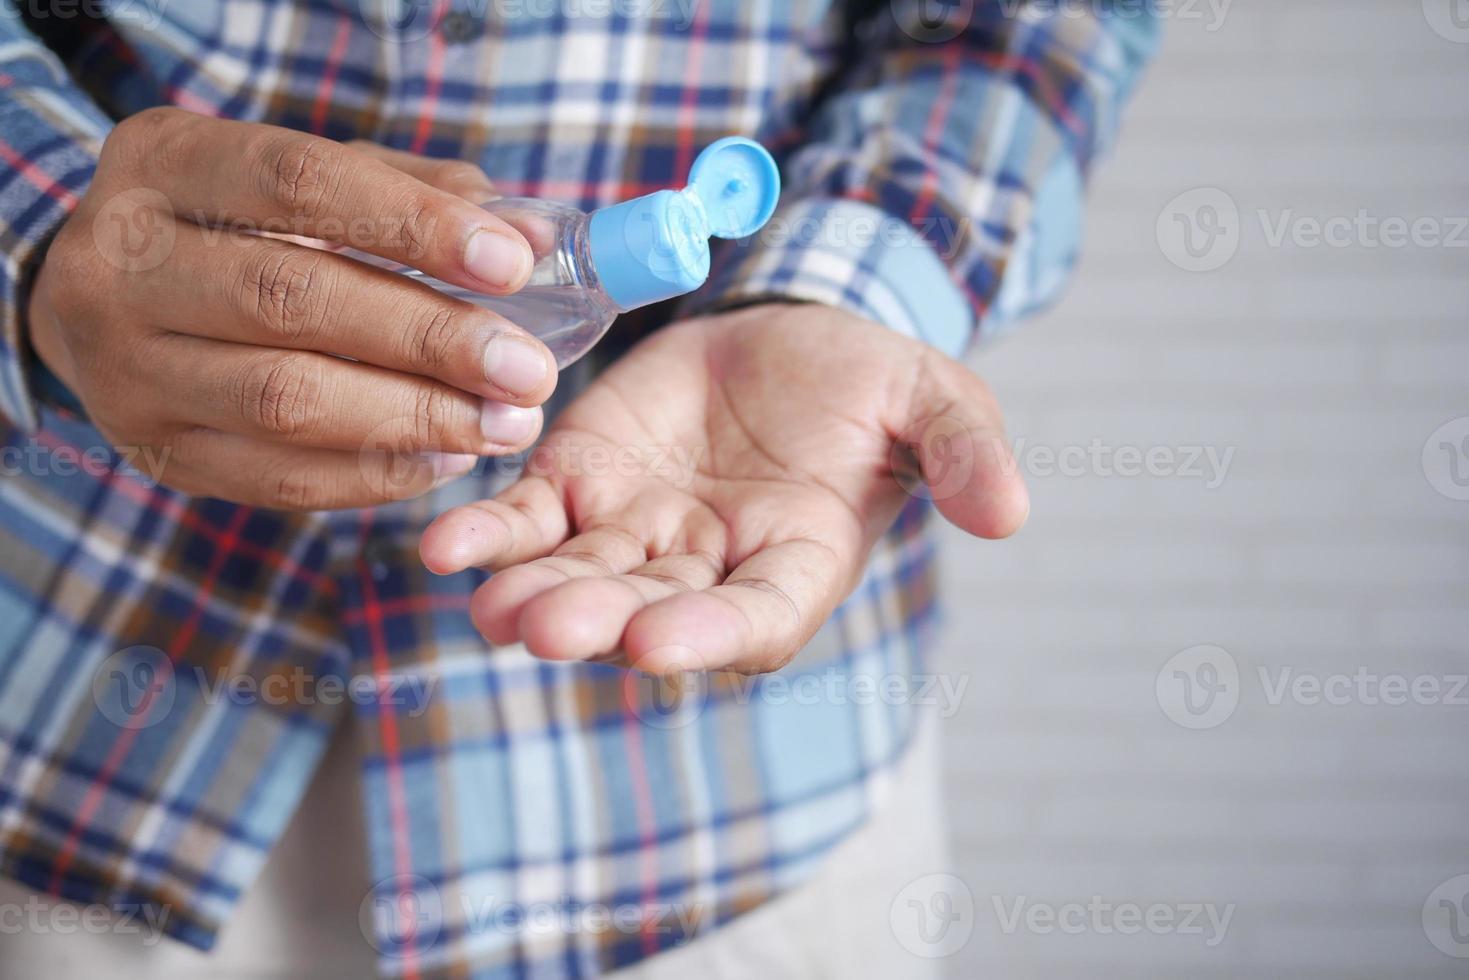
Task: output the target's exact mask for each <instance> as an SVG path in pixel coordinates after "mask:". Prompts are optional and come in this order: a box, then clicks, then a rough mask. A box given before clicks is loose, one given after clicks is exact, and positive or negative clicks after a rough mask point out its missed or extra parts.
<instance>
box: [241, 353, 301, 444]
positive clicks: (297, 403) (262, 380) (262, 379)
mask: <svg viewBox="0 0 1469 980" xmlns="http://www.w3.org/2000/svg"><path fill="white" fill-rule="evenodd" d="M320 399H321V383H320V380H319V378H318V375H317V372H316V371H315V370H314V369H312V368H310V367H308V366H307V364H306V363H305V360H304V358H302V357H301V356H300V355H295V354H285V355H281V356H276V357H270V358H264V359H261V360H260V361H259V362H257V364H256V365H255V366H254V367H252V368H251V369H250V370H248V371H246V372H245V375H244V378H243V381H242V383H241V384H240V414H241V416H242V417H244V418H245V419H246V420H247V421H249V422H251V423H252V424H254V425H256V426H258V427H259V428H260V429H262V430H264V431H265V432H268V433H271V434H273V435H277V436H281V437H283V438H286V439H296V438H300V437H302V436H304V435H305V434H306V433H307V432H308V431H309V429H310V426H311V422H312V420H313V419H314V418H315V417H316V407H317V405H318V403H319V401H320Z"/></svg>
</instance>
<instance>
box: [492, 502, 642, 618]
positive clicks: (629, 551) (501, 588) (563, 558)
mask: <svg viewBox="0 0 1469 980" xmlns="http://www.w3.org/2000/svg"><path fill="white" fill-rule="evenodd" d="M647 561H648V552H647V549H646V547H645V546H644V545H643V543H642V542H641V541H640V540H638V539H636V538H635V537H634V536H633V535H631V534H630V533H629V532H627V531H625V530H621V529H619V528H614V527H601V528H595V529H593V530H589V531H587V532H585V533H583V534H578V535H576V536H575V537H573V538H571V539H570V540H569V541H567V542H566V543H565V544H562V545H561V546H560V547H558V548H557V549H556V550H555V552H553V553H552V554H551V555H550V556H548V557H545V558H538V559H536V560H535V561H532V562H528V563H526V564H524V565H516V566H514V567H512V568H507V569H506V570H505V571H503V572H500V573H499V574H498V575H495V576H494V577H492V578H491V579H490V580H489V581H488V582H486V583H485V584H484V585H482V586H480V588H479V590H478V591H477V592H476V593H475V595H474V598H473V599H472V600H471V602H470V607H469V615H470V619H471V620H472V621H473V622H474V625H475V627H476V628H477V629H479V631H480V632H481V633H482V634H483V635H484V636H485V638H486V639H488V640H489V641H490V642H491V643H494V644H505V643H513V642H515V641H516V640H519V639H521V638H522V637H521V635H520V630H519V618H520V612H521V609H522V608H523V607H524V605H525V604H526V603H527V602H529V601H530V600H531V599H533V598H535V597H536V596H538V595H540V594H541V593H542V592H544V591H546V590H547V589H550V588H553V587H554V586H557V585H560V584H562V583H564V582H569V581H571V580H573V579H578V578H587V577H594V576H595V577H605V576H612V575H623V574H625V573H627V572H629V571H631V570H632V569H634V568H637V567H638V566H639V565H642V564H644V563H646V562H647Z"/></svg>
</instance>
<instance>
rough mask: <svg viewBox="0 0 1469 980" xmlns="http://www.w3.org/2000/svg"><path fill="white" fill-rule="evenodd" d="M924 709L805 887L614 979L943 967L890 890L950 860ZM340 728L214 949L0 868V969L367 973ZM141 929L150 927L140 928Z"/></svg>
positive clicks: (144, 976) (347, 753) (210, 976)
mask: <svg viewBox="0 0 1469 980" xmlns="http://www.w3.org/2000/svg"><path fill="white" fill-rule="evenodd" d="M933 721H934V720H933V719H925V720H924V722H923V724H921V725H920V727H919V733H918V737H917V740H916V742H915V744H914V746H913V748H912V750H911V751H910V752H909V753H908V755H907V757H906V758H905V759H904V760H903V763H902V764H901V766H900V767H899V770H898V772H897V774H896V778H895V781H894V784H893V786H892V792H891V793H890V794H889V795H888V798H887V800H886V804H885V805H884V806H882V807H880V808H879V809H878V811H877V812H876V813H875V814H874V816H873V819H872V820H871V821H869V822H868V823H867V824H866V825H865V826H864V827H863V828H862V829H861V830H859V831H858V832H857V833H855V834H854V835H853V836H852V837H850V838H848V839H847V840H846V841H843V842H842V844H840V845H839V846H838V847H837V849H836V850H835V851H834V852H833V853H832V854H831V856H830V857H829V858H828V859H827V860H826V862H825V866H824V867H823V868H822V869H821V870H820V871H818V872H817V874H816V875H815V876H814V877H813V878H812V880H810V881H809V882H807V883H806V884H804V885H802V886H801V887H800V888H798V889H796V890H795V891H793V892H790V893H788V894H786V895H784V896H782V897H781V898H779V899H777V900H775V901H773V902H771V903H769V904H767V905H764V906H762V907H761V908H759V909H756V910H755V911H753V912H750V913H749V914H747V915H744V916H742V917H740V918H739V919H736V920H735V921H734V922H732V923H730V924H729V925H727V926H725V927H724V928H722V929H720V930H718V931H716V932H714V933H711V934H710V935H708V936H706V937H703V938H701V939H699V940H698V941H696V942H693V943H690V944H689V945H688V946H685V947H683V948H681V949H677V950H673V951H670V952H667V953H664V954H662V955H659V956H656V957H654V958H652V959H650V960H646V961H644V962H643V963H640V964H638V965H637V966H635V967H632V968H630V969H627V970H623V971H620V972H619V973H617V974H616V976H617V977H618V978H620V980H675V978H678V980H683V978H687V977H699V978H701V980H702V978H709V980H744V978H750V980H780V978H786V977H791V978H802V980H806V978H821V977H833V978H835V977H840V978H843V980H847V978H859V980H860V978H866V977H872V978H883V980H886V978H890V977H903V978H915V980H920V978H924V977H931V976H938V975H939V973H938V967H939V966H940V965H941V963H942V961H941V960H934V959H925V958H922V957H920V956H917V955H915V954H914V953H913V952H912V951H911V949H912V948H913V947H914V946H915V943H914V941H913V939H912V936H911V935H908V934H907V933H908V931H907V930H906V929H904V928H902V927H901V920H899V923H900V925H899V928H896V929H895V927H894V924H893V923H894V920H893V919H891V918H890V917H891V916H893V915H902V914H906V913H905V912H904V910H902V909H899V910H898V911H897V912H894V907H895V904H897V903H899V899H900V892H903V889H904V887H905V886H907V885H909V884H910V883H911V882H913V881H915V880H916V879H920V878H924V877H925V876H932V875H935V874H938V873H942V872H945V871H947V870H948V862H947V855H946V852H945V836H944V821H943V800H942V793H941V792H940V788H939V780H938V772H939V754H938V745H937V733H936V731H935V729H936V727H937V726H936V725H935V724H934V723H933ZM358 793H359V783H358V780H357V767H356V761H355V759H354V758H353V752H352V746H351V738H350V734H349V733H348V732H346V731H341V732H338V733H337V736H336V738H335V739H334V740H333V743H332V746H331V748H330V750H329V751H328V753H327V755H326V758H325V760H324V764H323V765H322V766H321V768H320V770H319V771H318V774H317V777H316V780H315V782H314V783H313V784H312V787H311V789H310V791H309V792H308V793H307V796H306V800H305V801H304V803H303V805H302V807H301V809H300V811H299V812H298V813H297V815H296V818H295V820H294V821H293V822H292V824H291V826H290V828H289V829H288V830H287V832H286V833H285V834H284V835H283V837H282V838H281V840H280V842H279V844H278V845H277V847H276V849H275V851H274V852H273V853H272V854H271V858H270V861H269V863H268V865H267V866H266V868H265V871H264V872H263V873H262V875H261V877H260V879H259V880H258V881H257V882H256V884H255V885H254V887H252V888H251V890H250V892H249V893H248V894H247V895H246V896H245V898H244V900H243V901H242V902H241V904H240V907H239V908H238V909H237V910H236V912H235V915H234V916H233V918H231V920H230V922H229V925H228V926H227V927H226V929H225V930H224V932H223V934H222V935H221V936H220V940H219V945H218V946H217V947H216V949H215V951H214V952H213V953H211V954H209V955H205V954H201V953H198V952H196V951H194V950H191V949H188V948H185V947H183V946H180V945H178V944H177V943H174V942H172V941H171V940H168V939H161V940H160V939H157V938H156V937H150V936H149V935H148V930H147V929H146V927H145V925H144V924H141V923H138V924H135V926H136V931H128V932H124V931H123V930H122V927H121V926H118V925H116V924H114V925H112V926H109V927H107V928H102V929H99V928H97V927H96V925H95V923H96V921H97V920H96V919H95V918H94V919H93V920H92V923H93V925H91V926H90V927H86V926H84V925H83V922H84V921H85V920H84V919H80V918H79V917H78V916H77V914H76V911H75V907H73V906H66V908H65V909H63V908H62V906H64V905H66V903H57V902H55V901H53V900H51V899H45V898H42V897H40V896H35V895H33V894H32V893H31V892H29V891H27V890H25V889H23V888H21V887H19V886H17V885H15V884H14V883H11V882H8V881H0V980H35V978H38V977H42V978H46V977H54V978H57V980H66V978H70V977H103V976H105V977H108V978H110V980H133V978H137V980H266V978H271V980H275V978H280V980H286V978H291V980H297V978H306V977H329V978H334V980H335V978H362V980H369V978H371V977H373V976H374V968H373V963H374V954H373V951H372V949H371V948H370V947H369V945H368V944H367V942H366V940H365V939H364V938H363V935H362V932H361V930H360V927H359V925H358V910H359V907H360V904H361V898H362V896H363V895H364V894H366V893H367V890H368V887H369V875H368V871H367V867H366V857H365V855H366V843H365V837H364V831H363V826H362V816H361V806H360V800H359V796H358ZM150 940H151V941H150Z"/></svg>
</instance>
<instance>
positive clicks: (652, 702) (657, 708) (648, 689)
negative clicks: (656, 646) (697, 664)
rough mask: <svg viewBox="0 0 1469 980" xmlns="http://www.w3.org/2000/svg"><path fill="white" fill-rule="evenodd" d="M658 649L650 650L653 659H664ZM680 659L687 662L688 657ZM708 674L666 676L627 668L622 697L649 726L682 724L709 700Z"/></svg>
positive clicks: (682, 725)
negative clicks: (659, 654) (652, 653)
mask: <svg viewBox="0 0 1469 980" xmlns="http://www.w3.org/2000/svg"><path fill="white" fill-rule="evenodd" d="M671 652H673V653H679V652H682V651H680V650H674V651H671ZM658 653H659V651H655V652H654V656H655V657H656V658H657V659H659V660H662V659H665V658H664V657H662V656H658ZM690 653H692V651H690ZM680 659H682V660H684V661H685V662H688V661H689V659H690V658H689V657H682V658H680ZM708 677H709V675H708V674H707V673H706V672H704V671H699V670H690V671H684V672H683V673H679V674H670V675H666V676H665V675H660V674H649V673H644V672H643V671H638V670H629V671H627V672H626V673H625V674H624V676H623V678H622V701H623V704H625V705H626V706H627V710H628V711H630V712H631V713H632V714H634V715H636V716H637V717H638V719H639V720H640V721H642V723H643V724H645V725H647V726H649V727H650V728H660V729H665V730H667V729H675V728H683V727H684V726H685V725H689V724H691V723H693V722H694V721H695V720H696V719H697V718H698V717H699V715H700V714H702V713H703V711H704V706H705V705H706V704H708V703H709V680H708Z"/></svg>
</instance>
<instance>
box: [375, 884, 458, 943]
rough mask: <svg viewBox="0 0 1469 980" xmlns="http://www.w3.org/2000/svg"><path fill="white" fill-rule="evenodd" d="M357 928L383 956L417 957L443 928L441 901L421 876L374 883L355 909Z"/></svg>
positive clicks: (437, 938) (434, 941)
mask: <svg viewBox="0 0 1469 980" xmlns="http://www.w3.org/2000/svg"><path fill="white" fill-rule="evenodd" d="M357 925H358V927H359V928H360V929H361V930H362V935H363V938H365V939H366V940H367V942H368V944H369V945H371V946H372V948H373V949H375V950H377V951H378V952H379V953H381V954H382V955H383V956H388V957H394V958H399V957H405V956H419V955H422V954H423V953H424V952H425V951H426V950H429V949H432V948H433V946H434V944H435V943H437V942H438V941H439V934H440V933H441V932H442V931H443V928H444V899H443V896H442V895H440V894H439V889H438V888H437V887H436V886H435V885H434V883H433V882H431V881H429V880H428V879H427V878H424V877H422V876H421V875H394V876H393V877H391V878H386V879H384V880H382V881H380V882H378V883H377V885H375V886H374V887H373V889H372V891H370V892H368V893H367V897H366V898H364V899H363V900H362V904H361V905H360V906H358V909H357Z"/></svg>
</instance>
